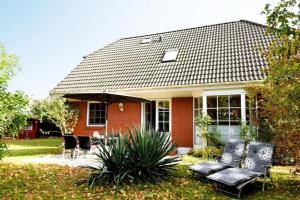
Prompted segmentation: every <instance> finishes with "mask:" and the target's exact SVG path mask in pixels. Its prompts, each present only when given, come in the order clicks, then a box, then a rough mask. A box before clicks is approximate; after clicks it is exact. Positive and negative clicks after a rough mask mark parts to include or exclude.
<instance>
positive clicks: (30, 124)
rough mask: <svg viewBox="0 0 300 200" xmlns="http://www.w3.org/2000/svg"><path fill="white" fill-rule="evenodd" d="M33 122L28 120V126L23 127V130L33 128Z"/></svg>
mask: <svg viewBox="0 0 300 200" xmlns="http://www.w3.org/2000/svg"><path fill="white" fill-rule="evenodd" d="M32 128H33V127H32V122H31V121H27V124H26V126H25V127H24V128H23V130H32Z"/></svg>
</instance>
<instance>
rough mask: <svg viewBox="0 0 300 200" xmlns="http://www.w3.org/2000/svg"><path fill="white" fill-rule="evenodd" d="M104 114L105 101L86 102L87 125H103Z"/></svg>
mask: <svg viewBox="0 0 300 200" xmlns="http://www.w3.org/2000/svg"><path fill="white" fill-rule="evenodd" d="M105 115H106V104H105V103H88V126H104V125H105Z"/></svg>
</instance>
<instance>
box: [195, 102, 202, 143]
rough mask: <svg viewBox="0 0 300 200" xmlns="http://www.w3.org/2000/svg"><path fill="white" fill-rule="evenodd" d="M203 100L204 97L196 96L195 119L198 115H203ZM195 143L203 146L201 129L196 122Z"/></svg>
mask: <svg viewBox="0 0 300 200" xmlns="http://www.w3.org/2000/svg"><path fill="white" fill-rule="evenodd" d="M202 104H203V100H202V97H197V98H194V120H195V119H196V117H198V116H201V115H202V109H203V106H202ZM194 125H195V127H194V131H195V134H194V143H195V144H196V145H200V146H203V145H204V144H203V137H201V136H200V129H199V127H198V126H196V124H194Z"/></svg>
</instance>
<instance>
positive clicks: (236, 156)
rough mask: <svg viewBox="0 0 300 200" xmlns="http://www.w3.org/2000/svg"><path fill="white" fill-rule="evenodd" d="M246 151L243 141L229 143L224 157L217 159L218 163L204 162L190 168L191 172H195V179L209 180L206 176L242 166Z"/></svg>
mask: <svg viewBox="0 0 300 200" xmlns="http://www.w3.org/2000/svg"><path fill="white" fill-rule="evenodd" d="M244 149H245V142H244V141H241V140H231V141H229V142H228V143H227V144H226V146H225V148H224V151H223V155H222V156H221V157H219V158H218V159H217V162H209V161H208V162H202V163H199V164H196V165H192V166H190V168H189V170H191V171H192V172H193V176H194V177H195V178H198V179H201V180H207V179H206V176H208V175H210V174H212V173H215V172H217V171H220V170H223V169H225V168H229V167H237V166H239V165H240V163H241V160H242V157H243V153H244Z"/></svg>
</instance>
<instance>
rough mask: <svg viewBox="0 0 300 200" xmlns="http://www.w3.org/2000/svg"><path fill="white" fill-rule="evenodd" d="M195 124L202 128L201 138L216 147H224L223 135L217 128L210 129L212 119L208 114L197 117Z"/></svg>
mask: <svg viewBox="0 0 300 200" xmlns="http://www.w3.org/2000/svg"><path fill="white" fill-rule="evenodd" d="M195 124H196V126H198V127H199V128H200V135H199V136H200V137H203V138H205V139H206V141H207V143H208V144H209V145H212V146H215V147H218V148H220V147H222V146H223V144H222V141H221V134H220V132H219V130H218V128H217V127H214V128H211V129H209V126H210V125H211V124H212V119H211V117H210V116H209V115H207V114H201V115H199V116H197V117H196V119H195Z"/></svg>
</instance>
